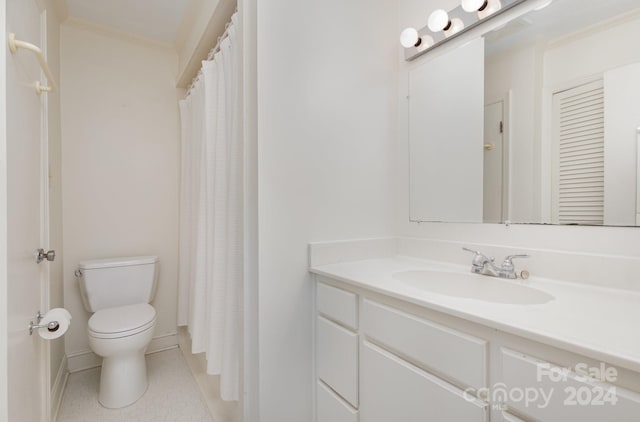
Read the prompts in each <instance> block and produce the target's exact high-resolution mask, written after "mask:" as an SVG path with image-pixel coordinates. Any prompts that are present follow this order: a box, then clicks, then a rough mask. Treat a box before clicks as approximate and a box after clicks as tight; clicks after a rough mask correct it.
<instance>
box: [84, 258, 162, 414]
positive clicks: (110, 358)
mask: <svg viewBox="0 0 640 422" xmlns="http://www.w3.org/2000/svg"><path fill="white" fill-rule="evenodd" d="M77 275H78V277H79V285H80V292H81V293H82V300H83V301H84V306H85V308H86V309H87V310H88V311H89V312H94V314H93V315H92V316H91V318H90V319H89V330H88V331H89V346H90V347H91V350H93V352H94V353H95V354H97V355H98V356H102V358H103V359H102V373H101V375H100V393H99V394H98V400H99V401H100V403H101V404H102V405H103V406H104V407H109V408H120V407H125V406H128V405H130V404H132V403H134V402H135V401H136V400H138V399H139V398H140V397H142V395H143V394H144V392H145V391H146V390H147V385H148V381H147V366H146V362H145V356H144V353H145V351H146V349H147V346H148V345H149V342H150V341H151V338H152V336H153V329H154V327H155V324H156V310H155V309H154V308H153V306H151V305H150V304H149V302H151V300H152V299H153V297H154V295H155V291H156V286H157V281H158V257H156V256H138V257H128V258H114V259H97V260H90V261H82V262H80V265H79V271H78V273H77Z"/></svg>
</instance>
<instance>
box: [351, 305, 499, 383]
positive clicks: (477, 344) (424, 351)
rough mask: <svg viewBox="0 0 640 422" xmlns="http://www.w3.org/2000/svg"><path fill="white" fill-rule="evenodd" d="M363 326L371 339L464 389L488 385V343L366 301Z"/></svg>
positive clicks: (362, 318) (363, 310)
mask: <svg viewBox="0 0 640 422" xmlns="http://www.w3.org/2000/svg"><path fill="white" fill-rule="evenodd" d="M361 324H362V330H363V332H364V333H365V334H366V335H367V336H368V337H370V338H372V339H374V340H376V341H378V342H380V343H382V344H384V345H386V346H388V347H390V348H392V349H394V350H396V351H398V352H399V353H401V354H403V355H406V356H408V357H409V358H411V359H412V360H415V361H416V362H418V363H419V364H420V365H424V366H425V367H426V368H428V369H429V370H430V371H433V372H435V373H438V374H441V375H442V376H443V377H445V378H447V379H451V380H452V381H454V382H455V383H456V384H461V385H462V386H464V387H474V388H476V389H480V388H483V387H486V384H487V342H486V341H484V340H482V339H479V338H476V337H472V336H470V335H468V334H464V333H461V332H458V331H455V330H452V329H450V328H447V327H444V326H442V325H439V324H435V323H432V322H429V321H426V320H424V319H421V318H418V317H416V316H413V315H409V314H406V313H404V312H401V311H398V310H395V309H392V308H389V307H387V306H384V305H380V304H378V303H375V302H371V301H369V300H366V299H365V300H364V301H363V305H362V315H361Z"/></svg>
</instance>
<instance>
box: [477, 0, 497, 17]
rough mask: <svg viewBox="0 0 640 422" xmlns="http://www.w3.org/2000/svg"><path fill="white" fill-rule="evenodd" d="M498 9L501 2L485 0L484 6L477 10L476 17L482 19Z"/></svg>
mask: <svg viewBox="0 0 640 422" xmlns="http://www.w3.org/2000/svg"><path fill="white" fill-rule="evenodd" d="M500 9H502V2H501V1H500V0H487V4H486V5H485V6H484V8H482V9H479V10H478V18H480V19H484V18H486V17H487V16H490V15H492V14H494V13H495V12H497V11H498V10H500Z"/></svg>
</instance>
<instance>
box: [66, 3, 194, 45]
mask: <svg viewBox="0 0 640 422" xmlns="http://www.w3.org/2000/svg"><path fill="white" fill-rule="evenodd" d="M188 3H189V0H66V6H67V11H68V15H69V16H70V17H75V18H80V19H83V20H86V21H89V22H93V23H97V24H100V25H104V26H109V27H112V28H115V29H118V30H121V31H125V32H129V33H131V34H135V35H138V36H140V37H144V38H149V39H152V40H156V41H160V42H163V43H169V44H173V43H174V42H175V40H176V34H177V32H178V27H179V26H180V22H181V21H182V18H183V16H184V14H185V10H186V8H187V4H188Z"/></svg>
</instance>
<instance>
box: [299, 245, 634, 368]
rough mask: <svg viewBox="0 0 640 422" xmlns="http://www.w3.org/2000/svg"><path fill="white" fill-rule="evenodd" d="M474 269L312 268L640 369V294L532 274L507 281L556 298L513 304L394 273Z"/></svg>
mask: <svg viewBox="0 0 640 422" xmlns="http://www.w3.org/2000/svg"><path fill="white" fill-rule="evenodd" d="M469 269H470V266H458V265H452V264H444V263H439V262H435V261H427V260H422V259H415V258H410V257H403V256H396V257H391V258H380V259H367V260H361V261H353V262H344V263H338V264H328V265H319V266H315V267H312V268H311V269H310V271H311V272H312V273H315V274H318V275H321V276H325V277H328V278H331V279H334V280H339V281H342V282H344V283H346V284H348V285H351V286H355V287H359V288H363V289H367V290H371V291H375V292H378V293H382V294H385V295H388V296H391V297H394V298H397V299H400V300H403V301H406V302H410V303H413V304H416V305H419V306H423V307H425V308H428V309H433V310H435V311H439V312H442V313H445V314H449V315H452V316H456V317H459V318H462V319H465V320H468V321H472V322H475V323H478V324H481V325H484V326H488V327H491V328H495V329H498V330H500V331H504V332H507V333H511V334H514V335H518V336H521V337H524V338H527V339H530V340H534V341H538V342H541V343H544V344H548V345H551V346H555V347H558V348H561V349H564V350H567V351H570V352H573V353H578V354H582V355H585V356H587V357H590V358H592V359H597V360H600V361H604V362H607V363H609V364H612V365H617V366H620V367H624V368H627V369H630V370H632V371H636V372H640V328H639V327H638V324H640V293H636V292H632V291H627V290H618V289H609V288H604V287H597V286H593V285H586V284H584V285H583V284H580V283H571V282H563V281H556V280H549V279H544V278H538V277H531V278H530V279H528V280H524V281H523V280H505V282H513V283H522V284H525V285H527V286H529V287H531V288H535V289H538V290H541V291H544V292H546V293H549V294H550V295H552V296H553V297H554V299H553V300H551V301H550V302H547V303H544V304H534V305H512V304H501V303H491V302H484V301H480V300H475V299H468V298H459V297H452V296H446V295H441V294H436V293H431V292H428V291H425V290H422V289H417V288H415V287H411V286H410V285H406V284H404V283H402V282H399V281H397V280H395V279H394V278H393V274H394V273H396V272H400V271H413V270H439V271H448V272H463V273H464V272H467V273H468V272H469ZM478 277H483V276H478Z"/></svg>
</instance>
